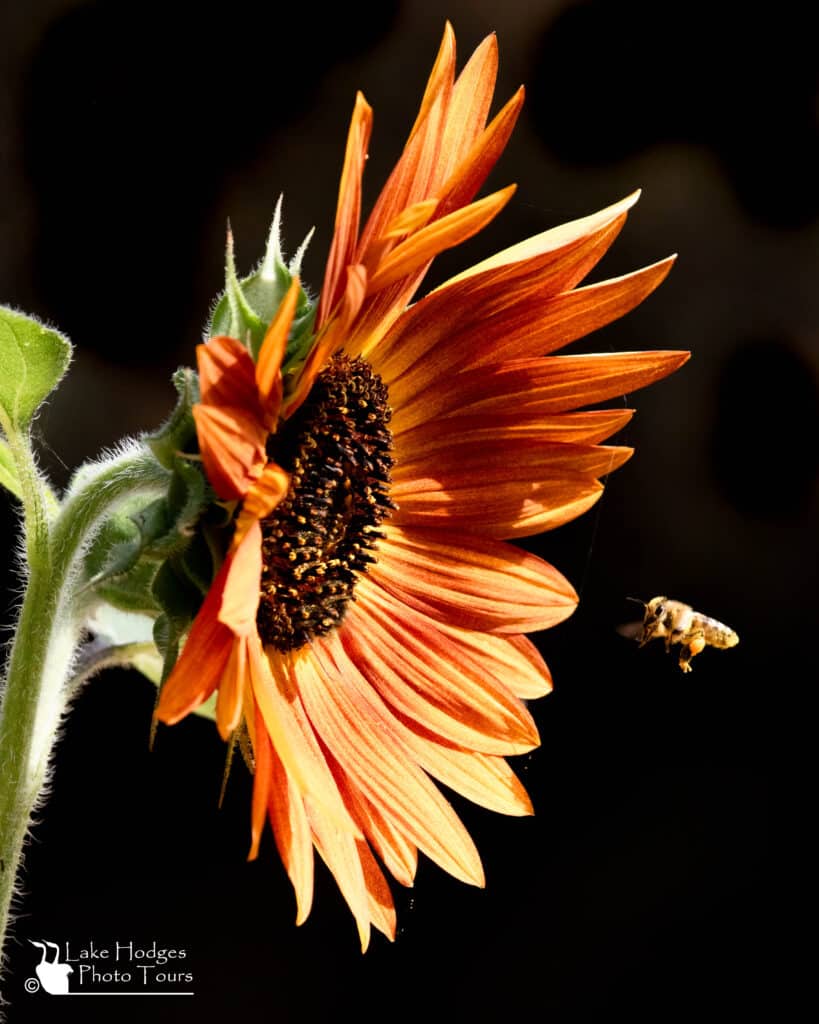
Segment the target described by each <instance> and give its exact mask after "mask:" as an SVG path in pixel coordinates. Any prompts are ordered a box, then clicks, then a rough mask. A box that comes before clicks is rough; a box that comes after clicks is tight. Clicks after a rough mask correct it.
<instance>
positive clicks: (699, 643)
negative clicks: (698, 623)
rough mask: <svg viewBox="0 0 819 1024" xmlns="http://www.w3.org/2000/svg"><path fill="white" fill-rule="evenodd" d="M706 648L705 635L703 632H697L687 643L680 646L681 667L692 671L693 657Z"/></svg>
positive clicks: (686, 670) (685, 670) (684, 670)
mask: <svg viewBox="0 0 819 1024" xmlns="http://www.w3.org/2000/svg"><path fill="white" fill-rule="evenodd" d="M704 648H705V637H704V636H703V635H702V633H695V634H694V636H692V637H691V638H690V639H689V640H688V642H687V643H685V644H683V646H682V647H681V648H680V668H681V669H682V670H683V672H690V671H691V659H692V658H693V657H695V656H696V655H697V654H699V653H700V651H701V650H703V649H704Z"/></svg>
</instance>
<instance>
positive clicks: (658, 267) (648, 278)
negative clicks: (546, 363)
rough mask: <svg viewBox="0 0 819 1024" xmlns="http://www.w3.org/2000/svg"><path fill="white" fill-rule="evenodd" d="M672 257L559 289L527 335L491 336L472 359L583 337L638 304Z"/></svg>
mask: <svg viewBox="0 0 819 1024" xmlns="http://www.w3.org/2000/svg"><path fill="white" fill-rule="evenodd" d="M675 259H676V256H669V257H668V259H665V260H661V261H660V262H659V263H655V264H653V265H652V266H650V267H644V268H643V269H642V270H636V271H634V273H632V274H626V275H625V276H623V277H617V278H612V279H611V280H609V281H602V282H601V283H600V284H592V285H587V286H586V287H584V288H575V289H574V290H573V291H569V292H563V294H561V295H558V296H556V297H555V298H554V299H553V300H552V301H551V302H550V303H549V304H548V306H545V307H544V308H543V309H542V310H541V312H540V315H539V316H538V319H537V322H536V324H535V325H534V330H533V331H532V333H531V334H530V335H529V336H528V337H527V336H525V334H517V333H516V334H515V335H514V336H512V337H510V336H508V335H507V337H506V338H503V337H500V336H494V337H493V338H492V342H493V344H487V345H482V346H481V351H480V352H479V353H478V358H477V359H476V360H475V363H476V364H477V365H480V366H486V365H488V364H490V363H498V362H501V361H506V360H508V359H525V358H527V357H531V356H535V355H541V354H542V353H543V352H550V351H552V350H553V349H555V348H559V347H562V346H563V345H568V344H569V342H571V341H575V340H576V339H577V338H584V337H585V336H586V335H587V334H591V333H592V331H596V330H598V328H600V327H604V326H605V325H606V324H609V323H611V322H612V321H614V320H617V319H619V318H620V317H621V316H625V314H626V313H629V312H631V310H632V309H634V308H635V306H639V304H640V303H641V302H642V301H643V300H644V299H645V298H647V296H649V295H650V294H651V293H652V292H653V291H654V289H655V288H657V287H659V285H660V284H662V282H663V281H664V280H665V279H666V277H667V276H668V273H669V271H670V270H671V268H672V266H673V265H674V260H675Z"/></svg>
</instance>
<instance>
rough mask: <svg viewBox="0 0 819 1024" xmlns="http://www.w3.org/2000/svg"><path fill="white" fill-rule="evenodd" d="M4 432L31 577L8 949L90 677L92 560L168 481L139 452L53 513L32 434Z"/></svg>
mask: <svg viewBox="0 0 819 1024" xmlns="http://www.w3.org/2000/svg"><path fill="white" fill-rule="evenodd" d="M3 427H4V434H5V437H6V439H7V443H8V449H9V451H10V452H11V453H12V456H13V459H14V465H15V469H16V471H17V473H16V475H17V479H18V480H19V482H20V489H19V493H20V497H21V501H22V506H23V523H24V531H25V551H26V562H27V579H26V585H25V593H24V597H23V601H22V605H21V607H20V614H19V619H18V622H17V627H16V630H15V634H14V639H13V642H12V645H11V651H10V655H9V661H8V669H7V673H6V679H5V686H4V691H3V702H2V707H1V708H0V757H2V764H1V765H0V768H1V769H2V786H0V949H2V941H3V937H4V936H5V933H6V929H7V927H8V923H9V915H10V911H11V903H12V899H13V895H14V890H15V885H16V884H17V878H18V875H19V870H20V866H21V860H22V853H23V847H24V843H25V837H26V833H27V831H28V828H29V823H30V821H31V816H32V813H33V811H34V810H35V808H36V807H37V805H38V802H39V801H40V799H41V796H42V793H43V789H44V786H45V784H46V781H47V776H48V767H49V763H50V760H51V755H52V752H53V749H54V746H55V743H56V739H57V734H58V730H59V726H60V722H61V720H62V717H63V714H64V713H65V711H66V707H67V705H68V703H69V701H70V700H71V698H72V697H73V695H74V694H75V693H76V689H77V683H78V682H81V681H82V680H83V679H85V678H87V677H88V675H90V674H91V673H90V671H89V670H88V669H89V666H86V665H85V662H84V661H83V660H82V659H80V661H79V663H78V659H77V652H78V648H79V645H80V642H81V640H82V638H83V635H84V633H85V632H86V625H85V612H86V609H87V605H88V601H89V595H88V593H87V592H86V593H84V594H83V595H80V590H81V589H82V584H83V579H82V572H81V569H82V563H83V557H84V555H85V553H86V552H87V549H88V546H89V544H90V543H91V542H92V541H93V539H94V537H95V536H96V534H97V533H98V531H99V529H100V527H101V525H102V524H103V523H104V522H105V521H106V520H107V519H109V518H110V517H111V516H112V515H113V514H115V513H116V512H117V510H118V508H119V506H121V505H122V503H123V502H124V501H126V500H127V501H132V500H133V499H134V498H135V497H136V496H138V495H142V496H145V497H149V498H155V497H156V496H157V495H158V494H161V493H162V490H163V488H166V487H167V478H168V475H169V474H168V472H167V471H166V470H165V469H163V468H162V467H161V466H160V465H159V464H158V463H157V462H156V461H155V460H154V459H153V458H152V457H151V456H150V454H149V453H148V452H147V450H146V449H145V448H144V447H143V446H141V445H139V446H134V447H133V448H129V449H126V450H125V451H123V452H122V453H120V454H119V455H117V456H115V457H114V458H112V459H109V460H107V461H106V463H103V464H98V465H96V466H93V467H86V469H85V470H84V471H83V472H82V473H80V474H78V476H77V481H76V484H75V486H74V487H72V488H71V489H70V491H69V494H68V496H67V498H66V500H65V502H64V503H63V505H62V507H61V508H59V511H58V512H57V514H52V513H51V512H50V510H49V508H48V504H49V499H48V497H47V495H48V493H49V492H48V489H47V486H46V484H45V482H44V481H43V479H42V478H41V477H40V475H39V473H38V471H37V469H36V466H35V462H34V456H33V452H32V450H31V445H30V438H29V435H28V432H27V431H19V430H17V429H15V427H14V425H13V424H11V423H9V422H8V420H6V422H4V423H3ZM120 646H121V648H122V649H121V650H116V649H111V650H109V651H108V652H105V651H104V650H103V649H100V648H99V647H98V648H97V649H96V650H95V653H94V658H93V664H92V665H91V666H90V668H91V669H95V668H96V667H100V666H102V665H104V664H110V663H114V662H116V663H120V664H121V663H123V655H125V656H126V657H125V660H126V661H127V660H133V658H135V657H137V656H138V655H139V654H141V653H143V645H140V644H130V645H120ZM86 660H87V659H86ZM78 670H79V671H78Z"/></svg>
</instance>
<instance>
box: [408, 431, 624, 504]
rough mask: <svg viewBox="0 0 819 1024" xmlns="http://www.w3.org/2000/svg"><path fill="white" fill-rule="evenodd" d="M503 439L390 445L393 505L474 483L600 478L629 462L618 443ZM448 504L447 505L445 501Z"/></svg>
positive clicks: (518, 437) (489, 484) (487, 485)
mask: <svg viewBox="0 0 819 1024" xmlns="http://www.w3.org/2000/svg"><path fill="white" fill-rule="evenodd" d="M513 437H515V441H516V443H515V445H514V447H513V446H512V443H511V441H512V438H508V437H505V436H501V437H497V436H495V437H494V438H487V439H486V440H485V442H484V443H483V444H482V445H476V444H475V443H474V442H473V440H472V439H471V438H470V437H469V436H468V435H467V436H466V437H464V438H462V439H459V440H458V443H454V441H453V442H451V443H450V444H448V445H446V446H445V447H444V448H443V449H442V450H440V451H434V452H427V451H425V450H424V449H415V448H409V447H405V446H404V444H396V446H395V454H396V460H395V461H396V464H395V468H394V469H393V473H392V477H393V485H392V488H391V490H390V494H391V496H392V497H394V498H395V499H396V500H397V501H398V503H399V505H400V503H401V500H403V499H405V498H406V497H407V495H412V494H414V493H415V492H416V491H419V492H426V491H428V490H430V489H433V490H446V489H447V488H448V486H449V485H451V486H452V487H453V489H455V488H457V487H459V486H462V485H465V484H467V483H468V482H469V481H470V480H479V479H480V477H481V475H483V479H484V481H485V485H486V487H487V488H490V487H492V486H493V485H494V483H495V482H497V483H499V484H505V483H508V482H510V481H516V480H517V479H519V478H523V479H525V480H529V481H531V482H532V483H536V482H539V481H545V480H555V479H557V478H558V477H559V476H560V474H561V473H564V472H567V473H572V474H581V475H583V476H593V477H598V476H606V475H607V474H608V473H613V472H614V470H615V469H619V467H620V466H622V465H623V463H625V462H627V461H628V459H630V458H631V455H632V453H633V449H632V448H626V447H623V446H619V445H589V444H562V443H557V444H555V443H553V442H550V441H541V440H540V438H539V437H537V436H535V437H524V436H515V435H514V434H513ZM448 503H450V504H451V502H448Z"/></svg>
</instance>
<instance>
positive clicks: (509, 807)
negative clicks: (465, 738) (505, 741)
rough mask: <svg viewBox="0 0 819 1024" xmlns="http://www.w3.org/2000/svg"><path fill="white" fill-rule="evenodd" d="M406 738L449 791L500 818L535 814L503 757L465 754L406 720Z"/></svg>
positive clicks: (427, 767)
mask: <svg viewBox="0 0 819 1024" xmlns="http://www.w3.org/2000/svg"><path fill="white" fill-rule="evenodd" d="M403 721H404V724H405V726H406V728H405V731H404V732H403V733H402V738H403V740H404V742H405V743H406V744H407V746H408V747H409V749H410V750H411V751H412V753H413V755H414V756H415V757H416V759H417V760H418V763H419V764H420V765H421V767H422V768H424V770H425V771H428V772H429V774H430V775H432V776H434V777H435V778H436V779H438V780H439V781H440V782H442V783H443V784H444V785H445V786H447V787H449V789H452V790H454V791H455V792H456V793H460V794H461V796H465V797H466V798H467V800H471V801H472V802H473V803H475V804H478V805H479V806H480V807H486V808H487V809H488V810H490V811H496V812H497V813H498V814H511V815H517V816H519V815H524V814H533V813H534V811H533V808H532V802H531V801H530V799H529V796H528V794H527V793H526V790H525V789H524V788H523V785H522V784H521V782H520V781H519V779H518V778H517V776H516V775H515V773H514V772H513V771H512V769H511V768H510V767H509V765H508V764H507V763H506V761H505V760H504V759H503V758H502V757H493V756H491V755H489V754H479V753H477V752H476V751H474V750H461V749H459V748H458V747H453V746H451V745H450V744H445V743H443V742H441V740H440V739H439V738H438V737H437V736H434V735H432V734H430V733H428V732H427V731H426V730H425V729H424V728H423V726H420V725H419V724H418V723H417V722H409V721H407V720H406V719H404V720H403Z"/></svg>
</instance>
